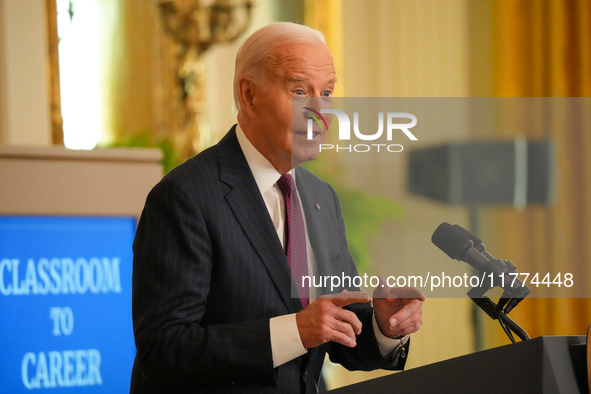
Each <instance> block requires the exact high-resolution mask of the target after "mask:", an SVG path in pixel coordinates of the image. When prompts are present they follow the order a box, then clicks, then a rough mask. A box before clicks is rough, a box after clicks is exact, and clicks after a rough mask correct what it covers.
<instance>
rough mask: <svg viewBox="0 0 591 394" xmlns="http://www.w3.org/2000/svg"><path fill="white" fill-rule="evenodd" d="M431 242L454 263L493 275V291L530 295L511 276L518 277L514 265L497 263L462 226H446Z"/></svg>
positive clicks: (515, 295)
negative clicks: (464, 264)
mask: <svg viewBox="0 0 591 394" xmlns="http://www.w3.org/2000/svg"><path fill="white" fill-rule="evenodd" d="M431 241H432V242H433V243H434V244H435V246H437V247H438V248H439V249H441V250H442V251H443V252H444V253H445V254H447V255H448V256H449V257H451V258H452V259H455V260H460V261H464V262H466V263H468V264H470V265H471V266H472V267H474V268H475V269H476V270H477V271H478V272H483V273H487V274H492V278H491V279H492V280H491V282H492V283H491V282H489V283H491V286H490V287H496V286H498V287H501V288H503V289H505V290H507V291H508V292H509V295H511V297H516V298H525V297H526V296H527V295H528V294H529V292H530V289H529V288H528V287H527V286H524V285H523V283H522V282H521V281H520V280H519V278H517V276H516V275H509V274H510V273H512V274H516V273H517V270H516V268H515V266H514V265H513V263H511V262H510V261H503V260H499V259H495V258H494V257H493V256H492V255H490V254H489V253H488V252H487V251H486V247H485V245H484V244H483V243H482V241H481V240H480V238H478V237H476V236H475V235H474V234H472V233H471V232H469V231H468V230H466V229H464V228H462V227H461V226H458V225H457V224H456V225H453V226H452V225H451V224H449V223H447V222H443V223H441V224H440V225H439V227H437V229H436V230H435V232H434V233H433V236H432V237H431Z"/></svg>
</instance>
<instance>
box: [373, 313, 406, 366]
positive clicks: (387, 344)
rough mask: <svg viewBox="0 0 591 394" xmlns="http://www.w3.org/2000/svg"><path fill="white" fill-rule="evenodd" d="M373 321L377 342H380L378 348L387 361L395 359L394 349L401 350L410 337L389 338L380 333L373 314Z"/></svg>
mask: <svg viewBox="0 0 591 394" xmlns="http://www.w3.org/2000/svg"><path fill="white" fill-rule="evenodd" d="M371 319H372V324H373V332H374V335H375V336H376V340H377V341H378V348H379V349H380V353H381V354H382V357H384V358H385V359H394V358H395V356H396V355H395V354H392V353H393V351H394V349H400V348H401V346H400V345H401V344H406V342H407V341H408V335H405V336H404V337H402V339H393V338H388V337H387V336H385V335H384V334H382V332H381V331H380V328H379V327H378V322H377V321H376V315H375V313H373V314H372V318H371ZM396 359H397V357H396Z"/></svg>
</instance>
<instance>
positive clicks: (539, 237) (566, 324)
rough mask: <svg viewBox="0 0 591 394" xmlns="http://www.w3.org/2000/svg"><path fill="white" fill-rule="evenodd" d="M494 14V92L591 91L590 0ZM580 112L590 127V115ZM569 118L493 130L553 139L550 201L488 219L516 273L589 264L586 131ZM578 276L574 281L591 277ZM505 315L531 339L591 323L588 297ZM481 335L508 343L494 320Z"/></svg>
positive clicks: (553, 0)
mask: <svg viewBox="0 0 591 394" xmlns="http://www.w3.org/2000/svg"><path fill="white" fill-rule="evenodd" d="M493 18H494V57H495V67H494V70H495V75H494V89H495V91H494V94H495V96H497V97H583V96H585V97H587V96H590V93H591V45H590V43H591V1H589V0H542V1H538V0H497V1H495V2H494V15H493ZM565 111H569V109H568V108H565ZM567 114H568V112H567ZM584 116H585V118H584V119H582V121H583V122H585V124H586V125H587V127H585V128H587V129H589V124H590V122H591V118H590V117H591V114H586V115H584ZM571 122H572V117H569V116H565V117H561V118H560V119H552V120H550V123H549V125H548V126H547V127H531V128H513V129H511V128H506V129H504V131H500V132H499V133H500V134H501V135H500V137H514V136H515V135H516V134H518V133H519V134H523V135H525V137H526V138H528V139H532V140H536V139H541V138H551V139H552V140H553V141H554V144H555V153H556V166H557V173H556V180H557V182H556V186H557V187H556V193H555V199H554V204H553V205H552V206H551V207H542V206H530V207H527V208H526V209H524V210H523V211H521V212H518V211H515V210H513V209H510V208H507V209H499V210H497V211H496V214H495V215H494V223H490V222H489V223H488V225H489V226H492V227H493V228H494V229H495V230H494V231H495V233H496V234H497V236H498V245H496V246H495V247H496V249H495V255H498V256H510V258H511V259H512V260H513V261H514V262H515V263H516V265H517V266H518V267H519V269H520V271H523V272H528V270H529V272H531V273H535V272H540V273H542V272H544V273H545V272H551V273H553V274H554V275H555V274H556V273H557V272H560V271H562V273H563V274H564V272H566V271H567V270H568V269H569V267H573V265H574V264H577V265H579V266H580V265H584V266H588V265H589V264H590V263H591V204H589V203H590V202H591V135H588V133H587V135H586V134H585V133H584V132H583V131H582V129H583V128H582V127H576V126H575V125H574V124H572V123H571ZM505 258H507V257H505ZM579 276H580V277H575V278H574V280H575V281H579V282H581V281H585V283H589V281H590V279H591V275H590V274H586V275H579ZM530 287H531V286H530ZM511 315H512V318H513V319H514V320H516V321H517V322H518V323H519V324H521V325H522V326H523V328H524V329H525V330H526V331H527V332H528V333H529V334H530V336H531V337H536V336H540V335H582V334H585V332H586V329H587V325H588V324H589V323H591V302H589V301H588V300H587V299H582V298H575V299H533V298H532V299H526V300H524V301H523V302H522V303H521V305H520V306H519V307H518V308H516V309H515V310H514V311H513V312H512V313H511ZM493 324H494V326H493ZM488 333H489V335H488V336H487V338H488V340H487V342H488V343H487V344H488V346H489V347H492V346H498V345H500V344H504V343H508V340H507V338H505V337H504V333H503V332H502V330H501V329H500V328H499V327H498V325H497V324H496V322H495V323H493V322H489V323H488Z"/></svg>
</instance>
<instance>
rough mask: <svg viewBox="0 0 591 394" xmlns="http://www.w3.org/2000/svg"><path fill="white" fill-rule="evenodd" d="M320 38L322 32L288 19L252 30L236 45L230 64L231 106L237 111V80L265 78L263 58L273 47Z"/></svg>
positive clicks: (262, 81)
mask: <svg viewBox="0 0 591 394" xmlns="http://www.w3.org/2000/svg"><path fill="white" fill-rule="evenodd" d="M312 42H320V43H323V44H325V43H326V42H325V40H324V35H323V34H322V33H321V32H320V31H318V30H314V29H312V28H310V27H308V26H304V25H299V24H297V23H291V22H277V23H272V24H270V25H267V26H265V27H262V28H260V29H259V30H257V31H255V32H254V33H253V34H252V35H251V36H250V37H248V38H247V39H246V41H245V42H244V43H243V44H242V45H241V46H240V48H239V49H238V53H237V54H236V64H235V67H234V106H235V107H236V108H235V109H236V111H237V112H240V88H239V86H238V81H239V80H240V78H241V77H243V76H247V77H250V78H251V79H252V81H253V82H255V83H256V84H258V85H260V86H265V85H266V83H267V82H268V80H267V75H266V71H267V59H268V57H269V54H270V53H271V52H272V51H273V50H274V49H275V48H277V47H279V46H283V45H288V44H298V43H312Z"/></svg>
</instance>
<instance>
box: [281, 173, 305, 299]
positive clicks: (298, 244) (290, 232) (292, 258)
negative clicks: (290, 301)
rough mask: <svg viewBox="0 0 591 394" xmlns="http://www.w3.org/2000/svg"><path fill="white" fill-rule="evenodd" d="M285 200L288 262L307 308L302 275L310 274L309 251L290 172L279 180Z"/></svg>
mask: <svg viewBox="0 0 591 394" xmlns="http://www.w3.org/2000/svg"><path fill="white" fill-rule="evenodd" d="M277 185H278V186H279V189H281V193H282V194H283V199H284V200H285V240H286V244H287V245H286V248H285V253H286V255H287V262H288V263H289V268H290V269H291V272H292V275H293V278H294V280H295V284H296V286H297V288H298V293H299V295H300V299H301V301H302V306H303V307H304V308H305V307H307V306H308V304H309V303H310V299H309V291H308V289H307V288H304V287H302V276H306V275H308V252H307V246H306V230H305V228H304V218H303V216H302V209H301V207H300V200H299V198H298V192H297V190H296V187H295V183H294V181H293V178H292V177H291V175H290V174H284V175H281V178H279V180H278V181H277Z"/></svg>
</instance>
